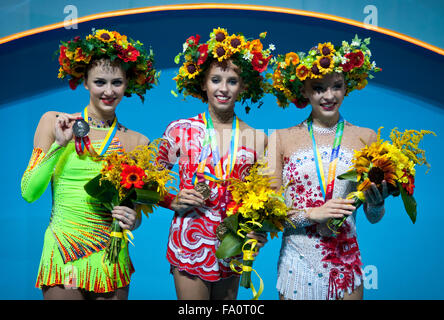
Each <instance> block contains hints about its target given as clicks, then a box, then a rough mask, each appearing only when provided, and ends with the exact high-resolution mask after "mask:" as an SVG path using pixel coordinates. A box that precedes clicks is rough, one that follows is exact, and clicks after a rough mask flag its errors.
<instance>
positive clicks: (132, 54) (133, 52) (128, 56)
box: [118, 45, 140, 62]
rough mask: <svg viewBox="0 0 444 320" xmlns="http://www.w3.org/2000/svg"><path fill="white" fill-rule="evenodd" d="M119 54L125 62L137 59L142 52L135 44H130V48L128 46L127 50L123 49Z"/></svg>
mask: <svg viewBox="0 0 444 320" xmlns="http://www.w3.org/2000/svg"><path fill="white" fill-rule="evenodd" d="M118 56H119V58H120V59H122V60H123V61H125V62H129V61H136V60H137V57H138V56H140V52H139V50H137V49H136V48H134V47H133V46H131V45H128V48H126V49H125V50H123V51H121V52H120V53H119V54H118Z"/></svg>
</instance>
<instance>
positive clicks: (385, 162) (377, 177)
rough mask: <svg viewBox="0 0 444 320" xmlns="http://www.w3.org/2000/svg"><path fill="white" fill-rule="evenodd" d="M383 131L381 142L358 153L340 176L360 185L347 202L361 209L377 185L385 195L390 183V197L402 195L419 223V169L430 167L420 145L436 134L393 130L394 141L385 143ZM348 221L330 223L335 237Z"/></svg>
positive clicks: (405, 204)
mask: <svg viewBox="0 0 444 320" xmlns="http://www.w3.org/2000/svg"><path fill="white" fill-rule="evenodd" d="M381 129H382V127H381V128H379V130H378V136H377V141H376V142H374V143H372V144H371V145H370V146H367V145H366V146H365V147H364V148H362V149H361V150H359V151H355V154H354V157H353V159H352V162H353V165H352V166H351V169H350V170H349V171H347V172H346V173H344V174H342V175H339V176H338V179H342V180H344V179H345V180H350V181H354V182H357V183H358V186H357V191H355V192H351V193H350V194H348V195H347V199H353V200H354V201H355V203H354V206H355V207H356V208H358V207H360V206H361V205H362V204H363V203H364V202H365V196H364V192H365V191H366V190H367V189H369V188H370V186H371V183H372V182H373V183H375V184H376V186H377V187H378V189H379V190H380V191H381V183H382V181H383V180H385V181H386V182H387V187H388V191H389V194H390V195H393V196H395V197H396V196H399V195H401V198H402V201H403V203H404V208H405V210H406V212H407V214H408V216H409V217H410V219H411V220H412V222H413V223H415V221H416V215H417V211H416V200H415V198H414V197H413V191H414V188H415V184H414V183H415V174H416V170H415V165H417V164H418V165H423V164H426V165H427V167H430V165H429V164H428V163H427V161H426V158H425V151H424V150H422V149H419V148H418V144H419V142H420V141H421V140H422V139H423V137H424V136H425V135H427V134H433V135H435V136H436V134H435V133H434V132H433V131H429V130H421V131H416V130H405V131H404V132H399V131H398V130H397V128H394V129H392V131H391V133H390V140H391V142H389V141H383V140H382V139H381ZM345 220H346V217H344V218H342V219H337V218H335V219H330V220H329V221H328V223H327V226H328V227H329V228H330V230H332V231H333V232H335V233H338V229H339V228H340V227H341V226H342V224H343V223H344V221H345Z"/></svg>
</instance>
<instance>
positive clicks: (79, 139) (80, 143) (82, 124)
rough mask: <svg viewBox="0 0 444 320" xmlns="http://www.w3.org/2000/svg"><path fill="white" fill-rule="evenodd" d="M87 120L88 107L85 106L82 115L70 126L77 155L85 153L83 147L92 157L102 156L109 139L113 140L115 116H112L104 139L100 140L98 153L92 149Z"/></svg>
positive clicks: (115, 130)
mask: <svg viewBox="0 0 444 320" xmlns="http://www.w3.org/2000/svg"><path fill="white" fill-rule="evenodd" d="M87 120H88V107H85V109H84V110H83V112H82V117H79V118H77V119H76V121H75V122H74V125H73V127H72V132H73V135H74V141H75V147H76V152H77V154H78V155H83V154H84V153H85V152H84V148H86V149H87V150H88V152H89V153H90V154H91V156H93V157H97V156H103V155H104V154H105V152H106V150H108V147H109V145H110V143H111V141H112V140H113V138H114V136H115V135H116V132H117V117H114V120H113V123H112V125H111V127H110V129H109V130H108V133H107V135H106V137H105V139H104V140H103V141H102V144H101V146H100V149H99V152H98V153H97V152H96V150H94V148H93V146H92V144H91V140H90V139H89V137H88V134H89V132H90V127H89V124H88V122H87Z"/></svg>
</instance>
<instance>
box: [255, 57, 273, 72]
mask: <svg viewBox="0 0 444 320" xmlns="http://www.w3.org/2000/svg"><path fill="white" fill-rule="evenodd" d="M270 59H271V56H269V57H268V58H264V56H263V55H262V53H261V52H254V53H253V60H252V61H251V64H252V66H253V69H254V70H256V71H258V72H263V71H265V70H266V69H267V66H268V61H270Z"/></svg>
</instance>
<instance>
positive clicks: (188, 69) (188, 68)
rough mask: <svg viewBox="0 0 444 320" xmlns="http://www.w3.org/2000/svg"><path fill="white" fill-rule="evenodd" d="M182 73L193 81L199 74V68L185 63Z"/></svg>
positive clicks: (192, 63)
mask: <svg viewBox="0 0 444 320" xmlns="http://www.w3.org/2000/svg"><path fill="white" fill-rule="evenodd" d="M181 69H182V68H181ZM183 71H184V72H185V75H186V76H187V77H188V78H189V79H193V78H194V77H196V76H197V75H198V74H199V72H200V68H199V67H198V66H197V65H196V64H195V63H194V62H191V61H189V62H186V63H185V65H184V68H183Z"/></svg>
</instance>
